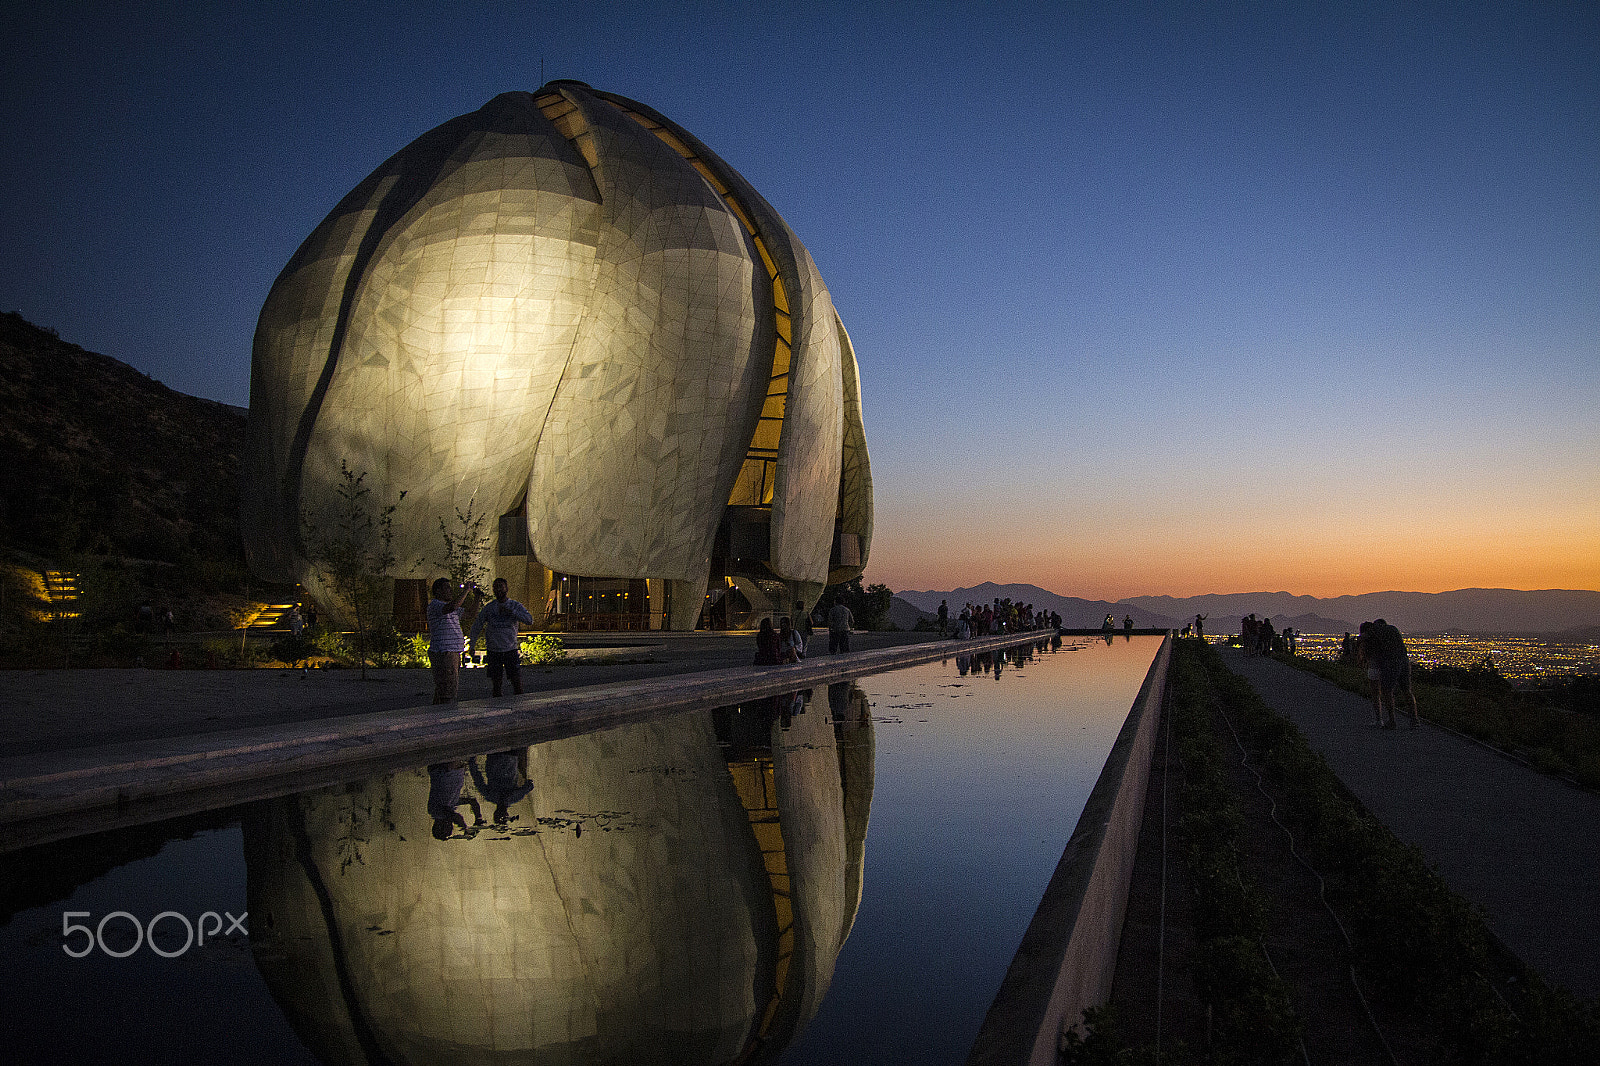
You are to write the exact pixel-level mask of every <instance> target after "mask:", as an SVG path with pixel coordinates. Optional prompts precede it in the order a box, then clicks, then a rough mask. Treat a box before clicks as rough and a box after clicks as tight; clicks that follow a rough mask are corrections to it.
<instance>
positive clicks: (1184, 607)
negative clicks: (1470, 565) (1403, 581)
mask: <svg viewBox="0 0 1600 1066" xmlns="http://www.w3.org/2000/svg"><path fill="white" fill-rule="evenodd" d="M1123 602H1124V603H1130V604H1135V605H1138V606H1142V607H1145V608H1147V609H1149V610H1152V611H1161V612H1165V613H1168V614H1175V615H1177V616H1178V617H1180V618H1182V617H1184V616H1187V617H1189V618H1193V617H1194V616H1195V614H1196V613H1197V612H1198V613H1200V614H1205V615H1209V616H1210V617H1209V618H1208V619H1207V621H1206V631H1207V632H1211V633H1237V632H1238V631H1239V619H1240V617H1241V616H1243V615H1246V614H1250V613H1252V612H1254V613H1255V614H1256V616H1257V617H1260V616H1262V615H1271V616H1272V617H1274V618H1277V617H1279V616H1286V617H1287V616H1300V615H1319V616H1321V617H1323V618H1325V619H1330V620H1337V619H1348V620H1350V621H1355V622H1360V621H1364V620H1367V619H1371V618H1383V619H1385V620H1386V621H1389V622H1392V623H1394V624H1395V625H1397V626H1399V627H1400V628H1401V629H1402V630H1404V631H1405V632H1407V633H1442V632H1458V633H1483V634H1514V633H1529V634H1541V635H1543V634H1552V633H1559V632H1561V631H1564V630H1572V629H1580V628H1582V627H1593V626H1596V625H1600V592H1590V591H1584V590H1580V589H1541V590H1536V591H1523V590H1520V589H1457V590H1455V591H1454V592H1369V593H1365V594H1363V595H1360V596H1333V597H1329V598H1327V599H1322V598H1319V597H1316V596H1295V595H1292V594H1290V593H1287V592H1244V593H1233V594H1230V595H1214V596H1189V597H1185V598H1182V599H1177V598H1174V597H1172V596H1134V597H1131V598H1129V599H1127V600H1124V601H1123ZM1297 628H1299V627H1297ZM1304 628H1305V629H1306V631H1307V632H1314V630H1311V628H1310V626H1306V627H1304ZM1348 628H1350V627H1349V626H1348V625H1346V624H1345V623H1344V622H1340V623H1339V628H1338V629H1334V630H1328V631H1329V632H1343V631H1344V630H1345V629H1348Z"/></svg>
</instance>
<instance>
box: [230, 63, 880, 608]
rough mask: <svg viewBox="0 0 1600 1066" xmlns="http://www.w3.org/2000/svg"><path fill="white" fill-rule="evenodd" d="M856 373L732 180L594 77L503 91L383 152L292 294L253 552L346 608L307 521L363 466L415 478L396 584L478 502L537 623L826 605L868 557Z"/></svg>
mask: <svg viewBox="0 0 1600 1066" xmlns="http://www.w3.org/2000/svg"><path fill="white" fill-rule="evenodd" d="M857 382H858V375H857V367H856V360H855V355H854V352H853V350H852V349H851V346H850V339H849V336H848V334H847V333H846V332H845V329H844V326H843V324H842V322H841V321H840V319H839V316H838V314H837V313H836V312H835V311H834V308H833V303H832V300H831V298H830V296H829V294H828V289H827V287H826V285H824V284H823V282H822V278H821V276H820V275H819V274H818V273H817V270H816V267H815V265H814V264H813V263H812V261H811V257H810V255H809V254H808V253H807V251H806V249H805V247H804V246H803V245H802V244H801V243H800V241H799V239H798V238H797V237H796V236H795V235H794V233H793V232H792V231H791V230H790V229H789V227H788V225H787V224H786V223H785V222H784V221H783V219H782V218H781V217H779V215H778V213H777V212H776V211H774V210H773V209H772V207H771V206H770V205H769V204H768V203H767V202H766V201H765V200H764V199H763V198H762V197H761V196H760V194H758V193H757V192H756V191H755V190H754V189H753V188H751V187H750V185H749V184H748V183H747V182H746V181H745V180H744V179H743V178H742V177H741V176H740V175H739V174H738V173H737V172H736V171H734V170H733V168H732V167H730V166H728V165H727V164H726V163H724V162H723V161H722V160H721V159H719V158H718V157H717V156H716V155H715V154H713V153H712V152H711V151H710V150H709V149H707V148H706V147H705V146H704V145H702V144H700V142H699V141H697V140H696V139H695V138H694V137H693V136H692V135H690V134H689V133H687V132H686V131H684V130H682V129H680V128H679V127H677V126H676V125H674V124H673V123H671V122H670V121H669V120H667V119H666V118H664V117H662V116H661V115H659V114H657V113H656V112H654V111H652V110H651V109H649V108H648V107H645V106H644V105H642V104H639V103H635V102H634V101H631V100H627V99H624V98H622V97H619V96H615V95H612V94H609V93H604V92H599V91H596V90H593V89H590V88H589V87H588V86H585V85H582V84H580V83H577V82H552V83H551V84H549V85H547V86H545V87H544V88H543V89H541V90H539V91H538V92H537V93H527V92H513V93H505V94H502V95H501V96H498V97H496V98H495V99H493V100H491V101H490V102H489V103H488V104H486V105H485V106H484V107H483V108H482V109H480V110H478V111H475V112H473V113H472V114H469V115H463V116H461V117H459V118H456V119H453V120H451V121H450V122H447V123H445V124H444V125H442V126H440V127H438V128H437V129H434V130H432V131H430V132H428V133H425V134H423V135H422V136H421V137H419V138H418V139H417V140H415V141H413V142H412V143H411V144H410V145H408V146H406V147H405V148H404V149H402V150H401V151H400V152H398V153H397V154H395V155H394V156H393V157H392V158H390V159H389V160H388V161H386V162H385V163H384V164H383V165H382V166H380V167H379V168H378V169H377V170H376V171H375V172H374V173H373V174H372V175H371V176H370V177H368V178H367V179H366V180H365V181H363V182H362V183H361V184H360V185H358V186H357V187H356V189H355V190H354V191H352V192H351V193H350V194H349V195H348V196H346V197H345V198H344V200H342V201H341V202H340V203H339V205H338V206H337V207H335V208H334V210H333V211H332V213H331V214H329V215H328V217H327V218H326V219H324V220H323V222H322V223H321V224H320V225H319V226H318V227H317V228H316V230H315V231H314V232H313V233H312V234H311V236H310V237H308V238H307V239H306V241H305V243H304V244H302V245H301V247H300V249H299V250H298V251H297V252H296V253H295V255H294V258H293V259H292V260H291V261H290V262H289V264H288V266H287V267H285V268H284V271H283V273H282V274H281V275H280V276H279V277H278V279H277V281H276V283H275V284H274V285H273V287H272V291H271V293H270V294H269V295H268V297H267V301H266V304H265V306H264V307H263V308H262V312H261V318H260V322H259V325H258V327H257V330H256V337H255V347H254V354H253V364H252V371H251V394H250V428H249V449H248V457H247V460H246V464H245V470H246V473H245V484H244V492H243V498H244V501H245V504H244V519H245V523H244V524H245V530H246V532H245V538H246V548H247V552H248V555H249V558H250V562H251V565H252V567H253V568H254V569H255V570H256V571H257V572H258V573H259V574H260V575H261V576H263V577H266V578H268V579H273V580H293V581H302V582H304V583H305V584H306V587H307V589H308V591H309V592H310V593H311V594H312V595H314V596H317V597H318V598H319V599H325V600H326V599H327V597H326V596H325V594H321V593H319V587H318V585H317V578H316V575H315V574H314V573H313V572H312V569H311V567H309V565H308V564H307V561H306V559H305V557H304V546H303V540H302V538H303V526H302V522H303V521H304V519H305V517H306V516H310V518H311V519H312V521H316V520H317V519H318V517H319V516H323V515H326V514H328V513H330V512H331V509H332V504H333V503H334V502H335V496H334V493H335V490H336V488H337V486H338V483H339V481H340V468H341V463H345V464H347V465H348V467H349V468H350V469H351V470H353V471H360V472H364V473H365V474H366V480H365V482H364V484H365V485H366V486H367V487H368V488H369V490H370V491H371V497H370V498H371V499H372V500H373V501H375V502H376V503H387V502H392V501H394V500H395V499H396V498H398V497H399V495H400V493H401V492H402V491H403V492H404V493H405V498H404V500H403V501H401V503H400V505H399V508H398V510H397V511H396V514H395V533H396V537H395V555H396V557H397V558H398V559H399V560H400V563H399V564H398V566H397V568H396V571H395V572H394V573H393V574H392V575H391V576H393V577H395V578H398V579H405V580H418V579H426V578H427V577H429V576H431V575H430V574H429V573H428V572H426V570H425V569H418V568H417V567H416V566H415V564H416V561H417V560H418V559H425V558H432V557H435V556H437V555H438V554H439V548H440V537H439V520H440V518H441V517H443V518H447V519H448V518H451V517H453V516H454V515H455V513H456V511H457V510H458V509H465V508H466V507H467V506H468V504H469V503H471V504H472V505H473V506H474V508H475V509H476V510H477V511H478V512H479V513H485V512H486V513H488V514H490V515H491V517H498V518H500V521H499V522H498V525H496V524H495V523H494V522H491V524H490V525H491V529H490V532H491V534H492V543H491V546H490V548H489V553H490V556H491V558H489V559H486V560H485V561H486V562H487V563H488V564H489V568H490V569H491V570H493V571H494V572H495V573H496V574H497V575H498V576H502V577H505V578H507V579H508V581H510V583H511V585H512V590H513V591H512V595H513V596H515V597H517V598H519V599H522V600H523V601H524V602H525V603H527V604H528V606H529V608H530V609H531V610H533V611H534V613H535V616H536V617H538V616H540V615H541V609H543V610H544V611H547V612H553V614H554V615H556V616H561V615H571V616H572V617H573V618H576V617H577V616H578V615H580V614H582V613H583V608H584V606H585V604H588V605H590V606H592V605H593V604H594V603H595V602H601V603H604V604H609V605H610V606H611V607H614V608H616V611H615V612H614V613H617V614H619V615H623V616H626V617H627V619H628V620H627V623H626V624H624V625H621V626H619V627H620V628H639V627H641V625H644V626H649V627H652V628H654V627H666V628H675V629H683V628H690V627H692V626H693V625H694V624H695V622H696V619H697V618H699V617H700V616H701V611H702V608H703V607H706V606H707V604H708V602H712V601H714V600H715V598H716V597H717V596H718V595H719V594H720V593H721V592H722V591H723V590H726V589H730V588H734V587H737V588H738V589H739V593H740V597H742V600H741V602H742V603H746V604H748V606H749V608H750V611H749V614H750V615H751V616H752V617H753V616H755V615H759V614H762V613H769V612H770V613H785V612H786V610H787V608H789V607H790V606H791V605H792V603H793V602H794V601H796V600H799V601H802V602H803V603H805V604H806V606H807V607H809V606H810V605H811V604H812V603H813V602H814V601H815V600H816V597H817V595H818V594H819V593H820V590H821V589H822V587H823V585H824V584H825V583H827V582H830V581H840V580H848V579H849V578H851V577H854V576H856V575H858V574H860V572H861V569H862V566H863V565H864V564H865V562H866V558H867V553H868V550H869V548H870V541H871V535H872V483H871V473H870V468H869V464H868V459H867V449H866V439H865V433H864V430H863V428H862V420H861V403H860V396H859V389H858V384H857ZM584 582H587V585H585V584H584ZM708 587H709V591H710V596H709V598H708ZM579 589H583V590H585V591H582V592H580V591H577V590H579ZM596 596H598V597H600V599H599V600H598V601H597V600H596V599H595V597H596ZM585 597H586V598H585ZM601 613H604V612H601Z"/></svg>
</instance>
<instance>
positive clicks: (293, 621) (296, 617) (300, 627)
mask: <svg viewBox="0 0 1600 1066" xmlns="http://www.w3.org/2000/svg"><path fill="white" fill-rule="evenodd" d="M305 631H306V620H305V619H304V618H301V617H300V605H299V604H298V603H297V604H295V605H294V606H293V607H291V608H289V635H290V636H291V637H293V638H294V639H295V640H299V639H300V634H302V633H304V632H305Z"/></svg>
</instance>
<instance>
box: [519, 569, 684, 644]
mask: <svg viewBox="0 0 1600 1066" xmlns="http://www.w3.org/2000/svg"><path fill="white" fill-rule="evenodd" d="M662 584H663V585H664V584H665V582H663V583H662ZM668 610H670V605H669V604H666V603H665V602H663V608H662V609H658V610H655V611H652V610H651V603H650V583H649V582H648V581H646V580H645V579H644V578H626V577H583V576H581V575H578V574H553V575H551V581H550V594H549V596H548V597H546V600H545V618H544V622H545V628H546V629H556V630H566V631H567V632H569V633H584V632H626V631H636V630H647V629H659V628H661V621H660V618H659V616H661V615H664V614H665V613H666V611H668ZM652 620H654V623H655V624H654V625H652Z"/></svg>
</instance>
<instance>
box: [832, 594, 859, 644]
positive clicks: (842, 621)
mask: <svg viewBox="0 0 1600 1066" xmlns="http://www.w3.org/2000/svg"><path fill="white" fill-rule="evenodd" d="M855 624H856V618H855V615H853V614H851V613H850V608H848V607H846V606H845V605H844V600H843V599H838V600H834V601H833V610H831V611H829V612H828V654H829V655H837V654H839V653H840V652H842V651H846V652H847V651H849V650H850V630H851V628H852V627H853V626H854V625H855Z"/></svg>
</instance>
